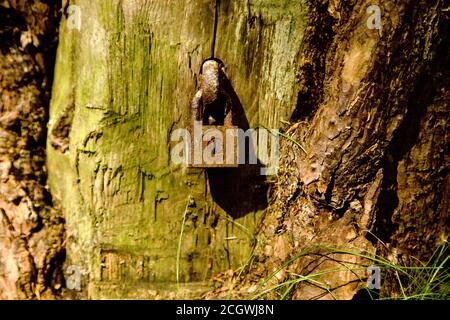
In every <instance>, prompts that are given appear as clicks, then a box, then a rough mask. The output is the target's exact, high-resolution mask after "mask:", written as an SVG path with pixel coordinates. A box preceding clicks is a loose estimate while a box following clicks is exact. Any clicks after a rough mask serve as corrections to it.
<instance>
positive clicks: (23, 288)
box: [0, 0, 65, 299]
mask: <svg viewBox="0 0 450 320" xmlns="http://www.w3.org/2000/svg"><path fill="white" fill-rule="evenodd" d="M58 10H59V6H57V5H56V2H53V3H52V2H46V1H20V0H17V1H14V0H13V1H0V24H1V25H0V299H31V298H52V297H54V296H55V295H58V293H59V292H60V291H61V288H62V286H63V284H64V283H63V277H62V263H63V261H64V255H65V251H64V247H63V241H64V224H63V217H62V214H61V211H60V209H59V208H58V206H57V205H56V204H54V203H53V200H52V197H51V195H50V193H49V190H48V187H47V177H46V171H45V166H44V165H45V145H46V125H47V121H48V104H49V97H50V95H49V93H50V88H51V79H52V70H53V66H54V56H55V51H56V44H57V42H56V40H57V37H56V35H57V30H56V28H55V25H57V24H58V19H59V18H58Z"/></svg>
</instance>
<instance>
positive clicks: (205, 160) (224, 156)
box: [190, 58, 238, 168]
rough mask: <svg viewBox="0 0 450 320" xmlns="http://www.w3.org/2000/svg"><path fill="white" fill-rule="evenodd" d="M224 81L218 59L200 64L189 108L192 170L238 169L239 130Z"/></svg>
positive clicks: (220, 62) (223, 73)
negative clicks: (235, 124)
mask: <svg viewBox="0 0 450 320" xmlns="http://www.w3.org/2000/svg"><path fill="white" fill-rule="evenodd" d="M225 77H226V74H225V66H224V64H223V62H222V61H220V60H219V59H216V58H211V59H207V60H205V61H204V62H203V63H202V66H201V68H200V89H199V90H198V91H197V93H196V94H195V96H194V99H193V100H192V106H191V113H192V114H191V141H192V143H191V157H190V159H191V161H190V166H191V167H196V168H229V167H237V166H238V138H237V132H238V128H237V127H236V126H233V103H232V99H231V97H230V95H229V94H228V92H227V91H226V89H225V86H224V85H223V83H224V79H225Z"/></svg>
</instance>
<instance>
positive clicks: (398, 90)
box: [255, 1, 450, 298]
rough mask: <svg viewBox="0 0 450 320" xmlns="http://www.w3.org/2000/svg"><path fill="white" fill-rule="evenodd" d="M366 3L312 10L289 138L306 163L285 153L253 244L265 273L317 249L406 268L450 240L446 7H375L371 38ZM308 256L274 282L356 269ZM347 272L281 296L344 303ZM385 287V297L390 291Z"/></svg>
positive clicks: (354, 286)
mask: <svg viewBox="0 0 450 320" xmlns="http://www.w3.org/2000/svg"><path fill="white" fill-rule="evenodd" d="M371 4H372V3H371V1H346V2H343V1H342V2H341V1H330V2H326V1H324V2H322V3H321V4H315V5H313V6H314V9H313V10H312V11H311V12H310V15H309V20H308V27H307V30H308V34H307V36H305V38H304V40H303V46H302V48H303V50H302V52H301V55H300V64H299V68H298V70H299V75H298V76H299V78H300V79H301V83H302V84H303V86H302V87H301V89H300V91H299V95H298V97H299V100H298V101H297V107H296V109H295V110H294V112H293V116H292V120H293V121H295V124H294V125H292V126H291V127H290V128H289V129H288V130H287V131H288V132H290V133H291V135H292V136H293V137H294V138H295V139H297V140H298V141H299V142H300V143H302V144H303V145H304V146H305V148H306V150H307V152H308V154H307V155H306V154H305V153H304V152H302V151H301V150H300V149H298V148H295V147H293V143H292V142H289V141H285V143H284V145H283V149H282V152H281V154H282V160H281V169H282V172H281V174H280V179H279V182H278V187H277V190H276V195H277V197H276V203H275V205H274V206H273V207H272V208H271V212H272V214H270V215H268V217H267V218H266V220H265V222H264V223H265V228H264V229H263V231H262V232H261V235H262V236H261V237H259V239H258V240H259V244H260V249H259V251H258V252H259V254H260V256H259V259H260V260H262V261H265V263H266V264H267V263H269V264H275V265H281V266H282V265H283V263H286V261H288V260H289V259H292V257H294V256H295V255H296V254H297V255H298V253H299V252H303V251H304V250H306V249H308V248H311V247H314V246H316V245H324V244H326V245H328V246H331V247H334V248H339V249H340V250H341V251H342V250H347V251H354V252H356V253H363V252H371V254H377V255H380V256H382V257H388V258H389V259H390V261H392V263H399V261H403V263H406V264H408V263H412V262H414V259H420V260H422V261H425V259H428V258H429V257H430V256H431V254H432V253H433V251H434V249H435V248H436V246H437V245H438V244H440V243H442V242H443V241H444V240H445V239H447V237H448V232H449V218H450V217H449V208H448V198H449V193H448V186H449V183H448V182H449V170H448V169H449V166H448V163H449V151H448V146H447V145H448V117H449V108H448V105H449V97H450V93H449V89H450V88H449V54H448V53H449V52H448V48H449V37H448V32H447V31H448V27H449V20H448V14H447V10H448V9H446V8H445V6H444V2H443V1H435V2H433V3H430V2H429V1H400V2H399V1H396V2H394V1H383V3H382V4H380V7H381V23H382V25H381V30H377V29H373V30H372V29H369V28H368V24H367V23H366V22H367V20H368V18H369V15H368V14H367V12H366V9H367V8H369V6H370V5H371ZM265 239H268V241H265ZM313 253H314V254H312V255H309V254H308V255H305V256H302V257H301V258H298V259H297V260H296V261H295V263H293V264H292V265H290V266H289V267H287V268H284V269H283V270H281V271H280V272H279V274H278V276H277V277H276V278H277V279H276V281H278V283H281V282H283V281H286V279H289V273H288V272H286V271H290V272H294V273H297V274H302V275H307V274H308V273H310V272H312V271H313V270H314V273H317V272H320V271H321V270H322V271H323V270H332V269H333V268H335V269H336V268H339V267H340V268H341V270H342V265H345V266H346V267H347V268H348V266H349V265H353V266H354V265H355V264H358V263H361V262H362V260H364V259H362V258H361V257H359V256H358V255H357V254H354V255H348V254H334V255H333V254H332V255H328V254H327V253H326V250H325V251H324V249H323V248H321V249H317V251H316V252H313ZM268 260H269V261H268ZM342 261H347V263H345V264H343V263H342ZM258 267H259V268H261V266H258ZM258 267H255V268H258ZM350 269H351V268H348V270H346V271H341V272H334V273H328V274H326V275H324V276H323V277H321V281H322V283H325V284H326V287H325V288H324V287H318V286H317V285H315V284H312V285H311V284H303V283H304V282H302V283H301V284H299V285H298V286H296V288H295V290H293V291H292V292H293V293H292V296H291V297H292V298H332V297H334V298H351V297H352V296H353V294H354V293H355V292H356V291H357V290H358V289H359V288H361V287H362V285H365V284H364V283H363V282H361V281H358V280H359V279H364V278H365V270H360V271H359V272H358V271H357V272H354V271H353V272H352V271H349V270H350ZM389 280H392V279H388V278H386V277H385V278H384V279H383V280H382V281H383V282H384V283H385V286H384V287H383V290H384V291H385V292H387V293H388V294H395V293H396V290H397V289H398V288H396V287H395V286H393V285H390V283H389ZM391 283H392V281H391ZM330 291H332V293H330Z"/></svg>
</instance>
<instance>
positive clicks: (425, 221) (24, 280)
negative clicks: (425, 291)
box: [0, 0, 450, 299]
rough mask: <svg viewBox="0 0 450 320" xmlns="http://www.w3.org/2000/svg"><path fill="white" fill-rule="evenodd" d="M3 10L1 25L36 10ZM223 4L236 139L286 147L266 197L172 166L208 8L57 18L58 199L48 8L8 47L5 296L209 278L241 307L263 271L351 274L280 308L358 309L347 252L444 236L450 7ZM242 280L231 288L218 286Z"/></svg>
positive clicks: (82, 292) (248, 186) (331, 277)
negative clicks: (267, 133) (258, 132)
mask: <svg viewBox="0 0 450 320" xmlns="http://www.w3.org/2000/svg"><path fill="white" fill-rule="evenodd" d="M3 2H4V3H5V4H3ZM3 2H2V1H0V3H1V4H2V6H0V8H1V10H2V13H1V14H2V15H4V14H17V13H18V12H19V13H20V12H31V11H30V10H31V8H30V7H26V6H25V5H24V4H21V1H3ZM16 2H17V3H20V5H17V6H16ZM218 2H219V3H220V6H219V8H218V28H217V38H216V41H215V56H216V57H217V58H219V59H221V60H222V61H223V62H224V64H225V66H226V73H227V78H228V80H229V82H230V88H229V91H230V92H232V96H233V98H234V101H235V104H236V106H235V107H236V110H235V114H234V115H233V118H234V121H235V123H234V125H236V126H239V127H240V128H242V129H248V128H254V127H266V128H274V129H275V128H282V129H283V130H282V137H287V139H284V138H281V139H282V140H281V142H282V143H281V157H280V161H281V162H280V170H279V172H278V177H277V179H274V178H275V177H268V178H267V179H266V178H265V177H264V176H261V175H260V174H259V167H258V166H252V165H240V166H239V167H238V168H226V169H225V168H220V169H201V168H188V167H185V166H183V165H177V164H175V163H173V162H172V161H171V158H170V154H171V150H172V149H173V147H174V144H173V143H172V142H171V141H170V140H171V139H170V138H171V134H172V133H173V132H174V130H176V129H178V128H188V127H189V126H190V109H191V101H192V98H193V97H194V95H195V94H196V92H197V90H198V89H199V83H198V82H199V81H200V75H199V71H200V67H201V65H202V62H203V61H204V60H205V59H206V58H208V57H210V55H211V42H212V41H213V38H214V32H213V30H214V8H215V7H214V4H215V1H212V0H198V1H189V0H180V1H168V2H167V1H158V0H141V1H123V0H111V1H87V0H77V1H63V5H62V10H63V12H64V13H65V15H64V16H63V17H62V18H61V23H60V27H59V46H58V52H57V56H56V64H55V77H54V82H53V88H52V99H51V106H50V115H49V122H48V133H49V134H48V136H47V149H46V161H47V168H48V183H49V186H50V190H52V194H53V197H51V196H50V194H49V192H48V191H47V187H46V174H45V170H44V169H43V167H42V164H43V161H44V160H43V159H44V156H45V152H44V150H45V149H44V147H45V146H44V144H45V141H44V140H45V138H43V137H45V134H46V130H45V122H46V120H47V117H46V112H47V111H46V108H45V106H46V102H47V100H46V95H45V94H46V89H47V88H48V84H49V83H50V80H49V79H50V77H51V76H52V75H51V72H49V71H48V70H49V69H48V68H45V70H47V72H44V71H42V70H43V66H42V65H45V63H44V64H43V63H41V62H40V61H42V60H44V61H51V56H52V55H51V53H50V51H51V50H50V51H44V48H46V46H45V45H44V44H50V43H51V41H52V39H53V33H52V32H51V30H47V32H50V34H52V36H48V35H47V36H46V37H43V36H42V35H43V34H44V31H43V30H44V29H45V28H49V25H47V24H46V22H47V20H45V19H43V18H42V17H43V16H51V17H53V16H54V17H55V18H51V19H50V20H49V21H48V23H53V24H54V23H55V20H52V19H56V11H51V10H56V7H55V8H54V7H51V6H48V5H43V4H40V5H41V6H40V7H39V8H40V9H39V10H36V8H34V7H33V12H35V14H36V16H35V17H34V16H33V15H31V16H30V17H28V18H27V19H26V20H25V22H20V23H19V22H17V23H18V25H17V26H15V25H12V26H8V28H10V29H6V28H4V29H5V30H9V31H8V32H9V33H8V32H3V31H2V33H0V37H2V39H3V37H8V39H10V41H12V42H11V44H9V45H7V46H5V47H6V48H7V49H8V50H6V51H5V50H2V59H1V60H0V63H1V65H0V69H2V78H1V79H2V84H1V85H2V92H1V94H0V96H1V99H2V100H1V101H2V102H1V105H0V130H1V131H0V133H1V135H0V141H1V144H0V157H1V158H0V188H1V189H0V214H1V216H0V218H1V220H0V221H1V222H2V224H0V228H1V229H0V237H1V238H0V252H1V256H0V288H1V290H2V291H0V292H2V293H0V298H16V297H19V298H22V297H23V298H25V297H26V298H36V297H39V296H44V297H52V296H54V295H58V294H59V289H60V286H61V284H62V282H61V281H62V280H61V276H60V275H61V268H63V269H64V271H65V272H66V274H65V277H66V285H65V286H66V287H67V289H68V290H67V291H65V293H67V294H68V296H69V297H72V298H161V297H162V298H174V297H178V298H180V297H198V296H200V295H201V294H202V293H204V292H208V291H209V292H211V291H212V290H213V289H214V285H215V283H214V282H213V281H210V280H211V278H212V277H213V278H214V277H215V276H216V275H217V274H220V273H225V275H223V276H221V277H220V280H221V281H223V280H224V279H226V277H227V276H231V277H230V278H232V279H233V280H236V279H237V280H239V281H240V282H241V283H242V285H241V286H237V287H235V290H234V291H233V293H234V294H235V296H236V297H242V296H245V295H246V294H248V292H252V291H253V290H254V289H253V288H254V286H253V284H254V283H255V282H260V280H261V279H265V278H266V277H267V275H268V274H271V273H274V274H275V277H273V279H271V284H273V285H277V284H280V283H282V282H284V281H286V280H289V279H291V278H290V277H291V276H292V275H308V274H309V273H311V272H313V271H314V272H321V271H326V270H330V269H335V268H337V267H341V266H342V265H344V266H345V267H346V268H347V270H341V271H339V272H334V273H330V272H328V273H324V274H323V276H321V277H320V283H322V284H324V285H321V286H318V285H317V283H315V285H311V284H303V282H302V283H299V284H297V285H296V286H295V287H294V288H293V289H294V290H292V292H291V293H290V294H289V296H288V297H290V298H294V299H306V298H333V297H334V298H345V299H350V298H352V297H353V296H354V294H355V293H356V292H357V291H358V290H359V289H360V288H361V286H362V282H361V278H364V277H365V270H358V271H350V269H351V268H350V267H349V266H352V265H356V264H361V263H363V262H364V260H365V259H364V258H363V257H361V256H358V255H357V254H355V255H350V256H349V255H348V254H345V253H343V251H344V250H352V251H356V252H357V253H361V254H369V255H375V254H378V255H381V256H383V257H387V258H389V259H390V260H391V261H393V262H394V263H396V262H398V261H403V260H405V261H406V262H405V263H408V262H410V261H412V260H413V259H414V258H419V259H426V258H427V257H429V256H430V254H431V253H432V251H433V250H434V248H435V247H436V246H437V245H438V244H439V243H440V242H442V241H443V240H444V239H446V238H447V237H448V231H449V209H448V200H447V199H448V198H449V194H448V186H449V170H448V169H449V167H448V163H449V152H448V147H447V144H448V143H447V141H448V137H447V135H448V120H447V119H448V116H449V108H448V105H449V98H450V93H449V90H450V88H449V70H450V68H449V55H448V48H449V36H448V34H447V33H448V32H447V31H448V27H449V21H448V8H446V7H445V6H444V1H442V0H437V1H434V2H433V3H430V2H426V1H412V0H411V1H406V0H402V1H395V2H394V1H392V0H386V1H383V3H380V4H378V5H374V4H373V3H371V2H370V1H365V0H364V1H356V0H350V1H339V0H329V1H325V0H323V1H322V0H319V1H306V0H305V1H303V0H298V1H289V0H284V1H280V0H242V1H226V0H222V1H218ZM6 3H8V5H6ZM10 3H13V4H14V5H13V7H12V8H11V11H8V10H10V9H8V10H7V11H5V10H6V9H3V8H4V7H8V8H9V6H11V4H10ZM34 3H35V4H36V5H37V4H38V3H40V2H39V1H35V2H34ZM378 9H379V10H380V16H379V17H380V20H379V21H378V20H377V19H378V16H377V13H378V11H377V10H378ZM46 10H47V11H46ZM48 10H50V11H51V12H52V14H51V15H49V14H48V12H49V11H48ZM44 13H45V14H44ZM53 13H54V14H53ZM41 14H42V16H39V15H41ZM33 17H34V18H33ZM39 17H41V18H39ZM20 19H23V18H17V21H22V20H20ZM2 21H3V20H2ZM10 21H15V20H10ZM40 23H43V24H45V27H44V26H39V28H36V27H32V26H34V25H35V24H38V25H39V24H40ZM27 26H28V29H29V30H31V39H33V40H32V44H29V45H28V46H27V47H26V49H27V50H25V49H20V48H21V47H22V46H24V45H23V42H24V41H25V43H27V41H26V40H22V42H20V41H18V39H22V38H23V39H27V38H26V35H22V34H23V33H24V32H25V30H26V29H27ZM14 27H15V29H14ZM17 30H20V32H19V35H20V37H19V36H18V34H17V32H18V31H17ZM5 35H6V36H5ZM33 35H37V38H38V39H39V45H37V44H36V43H34V37H33ZM27 36H28V35H27ZM18 37H19V38H18ZM40 37H42V39H41V38H40ZM44 39H45V41H43V40H44ZM13 40H14V41H13ZM28 42H29V41H28ZM2 49H3V47H2ZM39 54H40V56H39ZM42 57H44V58H45V59H43V58H42ZM11 61H13V62H14V61H17V62H19V61H21V62H20V63H21V64H20V66H21V67H23V66H26V70H40V71H36V72H31V73H30V72H29V71H26V70H25V72H24V71H23V70H22V69H19V68H18V65H19V64H17V65H15V64H12V63H11ZM23 61H25V62H23ZM8 72H9V73H8ZM6 74H8V75H9V74H11V76H8V77H7V76H3V75H6ZM30 79H31V80H30ZM43 84H47V86H45V85H43ZM42 88H44V89H42ZM19 107H20V108H24V109H23V110H22V111H21V110H18V111H14V110H15V108H19ZM14 112H15V113H14ZM29 115H32V117H29ZM18 128H19V129H18ZM24 128H26V130H25V129H24ZM30 128H31V129H30ZM1 139H2V140H1ZM3 141H5V142H3ZM30 141H32V142H31V143H30ZM4 146H6V147H4ZM302 147H303V148H302ZM11 148H12V149H11ZM303 149H305V150H303ZM305 151H306V152H305ZM19 185H20V186H21V187H18V186H19ZM24 186H25V187H24ZM20 188H21V189H20ZM20 190H24V191H23V192H22V191H20ZM52 199H53V200H52ZM56 202H60V203H61V207H62V211H63V212H64V218H65V221H64V223H65V230H66V231H65V233H64V229H63V220H62V218H61V216H60V214H59V212H60V210H59V209H58V205H56V204H55V203H56ZM30 204H31V205H30ZM36 221H37V222H36ZM63 241H64V246H65V250H66V252H67V254H66V257H65V251H64V249H63ZM318 245H319V246H320V247H316V246H318ZM323 245H327V246H328V247H334V248H339V250H341V251H340V252H339V253H334V254H330V253H329V251H327V250H328V249H325V248H324V247H323ZM304 252H307V253H308V254H303V253H304ZM413 257H414V258H413ZM64 258H65V262H64V263H65V264H64V266H63V265H62V264H63V261H64ZM343 261H345V262H343ZM238 268H240V270H241V271H245V272H242V273H240V275H241V277H238V278H236V277H235V273H233V272H227V271H228V270H236V269H238ZM341 269H342V268H341ZM216 279H217V278H216ZM383 281H384V283H386V285H383V290H385V291H386V292H387V293H388V294H395V292H396V290H397V288H395V287H392V286H389V283H388V278H385V279H383ZM226 284H227V282H226ZM313 284H314V283H313ZM247 285H248V286H247ZM248 287H250V288H248ZM228 289H229V288H228V287H226V286H224V288H222V290H218V291H213V292H212V293H210V294H211V295H215V296H221V295H222V294H223V292H226V294H228V293H229V291H228ZM238 289H242V290H240V291H239V290H238ZM2 294H3V295H2ZM269 297H270V296H269Z"/></svg>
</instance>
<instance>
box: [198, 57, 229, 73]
mask: <svg viewBox="0 0 450 320" xmlns="http://www.w3.org/2000/svg"><path fill="white" fill-rule="evenodd" d="M211 60H213V61H216V62H217V63H218V64H219V66H220V67H225V64H224V63H223V61H222V60H220V59H219V58H207V59H205V60H203V62H202V64H201V66H200V74H203V65H204V64H205V62H207V61H211Z"/></svg>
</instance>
